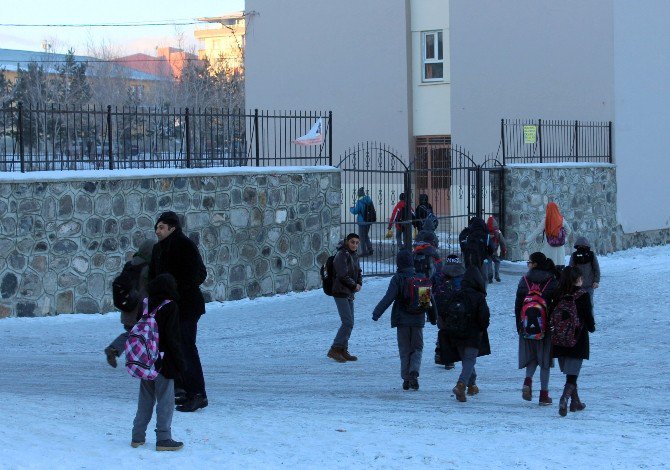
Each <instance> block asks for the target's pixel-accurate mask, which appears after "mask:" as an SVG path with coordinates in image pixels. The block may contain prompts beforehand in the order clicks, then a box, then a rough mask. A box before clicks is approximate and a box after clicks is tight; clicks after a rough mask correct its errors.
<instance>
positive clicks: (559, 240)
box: [544, 227, 567, 248]
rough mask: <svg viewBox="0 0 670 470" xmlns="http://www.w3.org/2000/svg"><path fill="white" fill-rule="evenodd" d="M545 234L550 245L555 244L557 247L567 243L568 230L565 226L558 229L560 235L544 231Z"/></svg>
mask: <svg viewBox="0 0 670 470" xmlns="http://www.w3.org/2000/svg"><path fill="white" fill-rule="evenodd" d="M544 235H545V237H546V238H547V243H548V244H549V246H553V247H554V248H556V247H559V246H563V245H565V238H566V236H567V232H566V231H565V229H564V228H563V227H561V228H560V229H558V235H556V236H553V235H549V234H547V233H546V232H545V233H544Z"/></svg>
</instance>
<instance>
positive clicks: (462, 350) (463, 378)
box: [458, 346, 479, 385]
mask: <svg viewBox="0 0 670 470" xmlns="http://www.w3.org/2000/svg"><path fill="white" fill-rule="evenodd" d="M458 354H460V356H461V364H462V365H463V370H461V375H460V376H459V377H458V380H459V381H460V382H463V383H464V384H465V385H474V384H475V383H476V381H477V372H476V371H475V364H476V363H477V354H479V349H477V348H469V347H463V346H459V347H458Z"/></svg>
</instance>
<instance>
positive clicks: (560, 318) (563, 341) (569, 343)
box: [550, 290, 586, 348]
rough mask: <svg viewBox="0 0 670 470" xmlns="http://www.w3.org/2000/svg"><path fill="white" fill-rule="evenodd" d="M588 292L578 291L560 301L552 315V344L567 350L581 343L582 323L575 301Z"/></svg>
mask: <svg viewBox="0 0 670 470" xmlns="http://www.w3.org/2000/svg"><path fill="white" fill-rule="evenodd" d="M585 293H586V292H585V291H583V290H578V291H577V292H575V293H574V294H568V295H565V296H563V297H561V299H560V300H559V301H558V304H557V305H556V307H555V308H554V311H553V312H552V313H551V319H550V321H551V331H552V334H551V344H553V345H554V346H563V347H566V348H572V347H574V346H575V345H576V344H577V342H578V341H579V335H580V334H581V332H582V328H583V326H584V325H582V322H581V321H580V319H579V312H577V304H576V303H575V301H576V300H577V299H578V298H579V297H581V296H582V295H583V294H585Z"/></svg>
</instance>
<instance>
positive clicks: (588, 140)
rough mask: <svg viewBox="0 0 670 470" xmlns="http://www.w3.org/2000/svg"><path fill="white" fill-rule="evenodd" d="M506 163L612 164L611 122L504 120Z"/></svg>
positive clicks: (502, 142)
mask: <svg viewBox="0 0 670 470" xmlns="http://www.w3.org/2000/svg"><path fill="white" fill-rule="evenodd" d="M500 138H501V145H502V156H503V165H505V164H507V163H555V162H605V163H612V121H608V122H595V121H556V120H542V119H538V120H532V121H531V120H521V119H501V121H500Z"/></svg>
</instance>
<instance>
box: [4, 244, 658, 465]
mask: <svg viewBox="0 0 670 470" xmlns="http://www.w3.org/2000/svg"><path fill="white" fill-rule="evenodd" d="M600 261H601V266H602V271H603V277H602V283H601V285H602V287H601V288H600V289H599V290H598V291H597V294H596V299H595V304H596V310H595V315H596V323H597V331H596V333H595V334H593V335H592V336H591V360H590V361H588V362H585V366H584V368H583V369H582V375H581V376H580V379H579V384H580V395H581V398H582V400H583V401H584V402H585V403H586V404H587V408H586V410H585V411H583V412H581V413H569V414H568V416H567V417H565V418H561V417H559V416H558V408H557V404H556V403H557V402H558V397H559V395H560V391H561V389H562V386H563V383H564V378H563V376H562V374H561V373H560V371H559V370H558V367H556V368H555V369H553V371H552V379H551V383H550V389H551V395H552V396H553V398H554V403H555V404H554V405H553V406H551V407H539V406H538V405H537V392H535V396H534V401H533V402H525V401H523V400H522V399H521V391H520V389H521V384H522V381H523V372H522V371H520V370H518V369H517V367H516V363H517V337H516V332H515V330H514V321H513V303H514V293H515V289H516V284H517V282H518V279H519V276H520V273H521V272H523V270H524V269H525V266H524V265H522V264H520V263H516V264H509V263H508V264H505V265H504V270H503V282H502V283H500V284H495V285H492V286H490V288H489V296H488V301H489V305H490V306H491V311H492V316H491V327H490V329H489V334H490V337H491V347H492V350H493V353H492V355H491V356H487V357H485V358H481V359H480V361H479V362H478V364H477V371H478V374H479V379H478V383H479V386H480V388H481V393H480V394H479V395H478V396H476V397H474V398H470V397H469V398H468V402H467V403H458V402H457V401H456V400H455V399H454V398H453V396H451V392H450V391H451V388H452V387H453V385H454V383H455V382H456V379H457V375H458V371H459V370H460V365H458V366H457V369H456V371H446V370H444V369H443V368H440V367H438V366H436V365H435V364H433V353H432V350H433V347H432V345H433V343H434V340H435V337H436V330H435V328H434V327H432V326H430V325H427V328H426V330H425V343H426V347H425V350H424V361H423V369H422V373H421V377H420V382H421V390H419V391H418V392H411V391H410V392H404V391H402V389H401V387H400V386H401V380H400V377H399V362H398V358H397V356H398V355H397V349H396V339H395V330H392V329H391V328H390V310H389V311H387V312H386V313H385V315H384V316H383V317H382V318H381V320H380V321H379V322H378V323H374V322H373V321H372V320H371V313H372V309H373V307H374V306H375V304H376V302H377V301H378V300H379V299H380V298H381V297H382V295H383V294H384V292H385V290H386V286H387V285H388V278H376V279H366V280H365V285H364V287H363V291H362V292H361V294H360V295H359V296H358V298H357V300H356V321H357V324H356V326H355V328H354V332H353V335H352V338H351V343H350V350H351V352H352V353H354V354H358V355H359V357H360V359H359V361H358V362H356V363H347V364H337V363H335V362H333V361H331V360H328V359H327V358H326V352H327V350H328V347H329V346H330V342H331V341H332V338H333V336H334V335H335V331H336V330H337V327H338V325H339V318H338V316H337V313H336V309H335V305H334V302H333V300H332V299H330V298H327V297H325V296H324V295H323V294H322V293H321V291H312V292H305V293H299V294H290V295H283V296H275V297H271V298H260V299H255V300H242V301H237V302H226V303H222V304H221V303H212V304H208V306H207V314H206V315H205V316H204V317H202V319H201V321H200V336H199V341H198V345H199V348H200V353H201V356H202V360H203V367H204V370H205V378H206V381H207V389H208V395H209V401H210V405H209V407H208V408H206V409H204V410H200V411H198V412H196V413H192V414H180V413H175V416H174V421H173V437H174V438H176V439H178V440H183V441H184V442H185V447H184V449H183V450H181V451H179V452H175V453H172V452H161V453H158V452H156V451H155V450H154V443H155V440H154V434H153V427H152V426H153V424H151V425H150V427H149V432H148V435H147V438H148V439H147V445H146V446H144V447H141V448H139V449H132V448H131V447H130V445H129V443H130V429H131V423H132V419H133V416H134V413H135V407H136V396H137V389H138V382H137V380H135V379H133V378H131V377H130V376H129V375H128V374H127V373H126V372H125V370H124V369H123V368H122V367H120V368H118V369H112V368H111V367H109V366H108V365H107V364H106V362H105V359H104V355H103V353H102V350H103V349H104V347H105V346H106V345H107V344H108V342H109V341H111V340H112V339H113V338H114V337H115V336H116V335H117V334H118V333H119V332H120V331H121V325H120V323H119V318H118V314H107V315H62V316H58V317H52V318H37V319H35V318H11V319H5V320H1V321H0V338H1V339H2V340H1V342H0V371H1V372H0V374H1V375H0V417H1V422H2V424H3V425H2V426H1V427H0V443H1V444H0V467H2V468H115V469H118V468H132V467H135V468H136V467H137V466H138V465H142V466H143V467H145V466H147V465H149V466H154V465H163V464H167V465H170V466H173V465H174V466H176V465H190V466H193V467H195V468H279V467H288V468H369V467H373V468H441V469H443V468H509V467H520V468H569V467H572V468H588V467H595V468H655V467H656V468H660V467H666V468H667V466H668V465H670V464H668V463H667V462H668V459H669V458H670V450H669V449H670V412H669V411H668V408H669V407H668V403H669V400H668V398H669V383H670V379H669V378H668V374H669V372H670V364H669V356H670V339H669V335H668V333H667V331H668V313H669V312H668V306H667V305H668V304H667V302H668V300H667V299H668V298H669V297H670V281H669V280H670V246H665V247H657V248H645V249H632V250H628V251H625V252H619V253H616V254H613V255H610V256H608V257H601V258H600ZM538 374H539V373H538ZM538 382H539V375H537V376H536V381H535V383H536V384H537V383H538ZM186 468H188V467H186Z"/></svg>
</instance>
